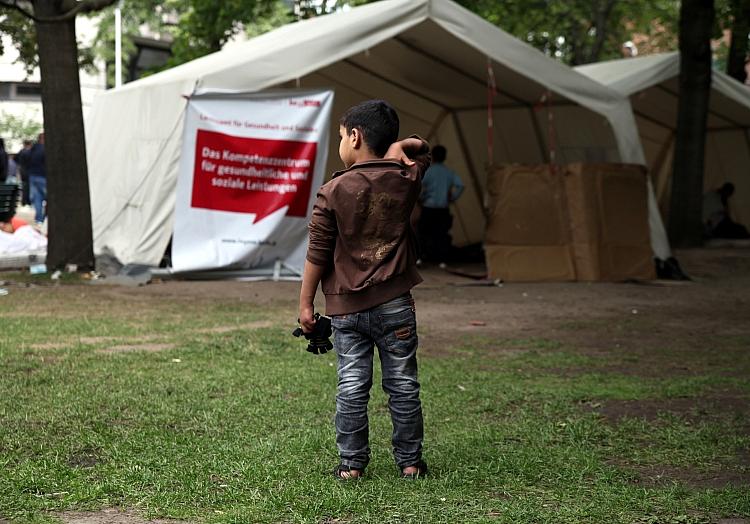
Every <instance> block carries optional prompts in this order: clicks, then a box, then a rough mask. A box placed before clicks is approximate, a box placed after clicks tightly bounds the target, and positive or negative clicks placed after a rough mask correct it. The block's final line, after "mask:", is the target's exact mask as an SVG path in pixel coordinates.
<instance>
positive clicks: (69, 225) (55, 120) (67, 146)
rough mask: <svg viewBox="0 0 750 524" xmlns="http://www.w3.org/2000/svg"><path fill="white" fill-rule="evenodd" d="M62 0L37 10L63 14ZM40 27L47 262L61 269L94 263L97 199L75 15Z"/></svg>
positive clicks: (41, 2)
mask: <svg viewBox="0 0 750 524" xmlns="http://www.w3.org/2000/svg"><path fill="white" fill-rule="evenodd" d="M58 4H59V2H58V1H56V0H37V1H36V2H34V11H35V13H36V14H37V16H40V17H54V16H59V15H60V14H61V13H60V11H59V10H58V7H57V5H58ZM36 33H37V43H38V46H39V69H40V71H41V77H42V104H43V112H44V130H45V153H46V160H47V216H48V220H49V227H48V235H49V245H48V250H47V266H48V267H50V268H51V269H60V268H62V267H63V266H65V264H77V265H78V267H79V269H91V268H93V266H94V253H93V238H92V230H91V203H90V201H89V179H88V169H87V165H86V142H85V137H84V132H83V113H82V112H81V87H80V81H79V78H78V46H77V43H76V34H75V18H73V19H71V20H68V21H65V22H55V23H45V22H37V23H36Z"/></svg>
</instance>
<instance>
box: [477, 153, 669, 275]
mask: <svg viewBox="0 0 750 524" xmlns="http://www.w3.org/2000/svg"><path fill="white" fill-rule="evenodd" d="M487 188H488V196H489V206H490V213H489V219H488V224H487V235H486V240H485V251H486V261H487V270H488V273H489V276H490V277H491V278H501V279H503V280H505V281H566V280H585V281H597V280H610V281H617V280H626V279H651V278H654V265H653V256H652V251H651V244H650V237H649V234H650V233H649V227H648V199H647V197H648V195H647V185H646V173H645V170H644V168H643V167H642V166H638V165H629V164H582V163H577V164H570V165H567V166H558V167H557V168H556V169H555V170H552V169H551V168H550V166H549V165H518V164H515V165H509V166H502V167H500V168H497V169H495V170H493V171H492V172H491V173H490V174H489V176H488V184H487Z"/></svg>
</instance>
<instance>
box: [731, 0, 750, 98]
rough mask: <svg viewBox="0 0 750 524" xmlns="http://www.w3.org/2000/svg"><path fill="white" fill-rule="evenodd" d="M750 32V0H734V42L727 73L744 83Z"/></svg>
mask: <svg viewBox="0 0 750 524" xmlns="http://www.w3.org/2000/svg"><path fill="white" fill-rule="evenodd" d="M748 33H750V0H732V43H731V45H730V47H729V59H728V60H727V74H728V75H729V76H731V77H733V78H736V79H737V80H739V81H740V82H742V83H743V84H744V83H745V80H747V70H746V69H745V62H746V61H747V37H748Z"/></svg>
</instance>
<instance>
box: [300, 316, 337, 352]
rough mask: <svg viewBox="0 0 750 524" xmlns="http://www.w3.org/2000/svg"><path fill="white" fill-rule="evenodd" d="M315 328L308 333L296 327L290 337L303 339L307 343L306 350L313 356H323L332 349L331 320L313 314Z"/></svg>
mask: <svg viewBox="0 0 750 524" xmlns="http://www.w3.org/2000/svg"><path fill="white" fill-rule="evenodd" d="M314 318H315V328H313V330H312V331H311V332H310V333H305V332H304V331H302V328H301V327H298V328H297V329H295V330H294V331H292V335H294V336H295V337H305V338H306V339H307V341H308V344H307V350H308V351H309V352H310V353H314V354H315V355H323V354H325V353H327V352H329V351H330V350H332V349H333V344H331V340H330V337H331V335H332V334H333V331H332V330H331V319H330V318H328V317H325V316H321V314H320V313H315V317H314Z"/></svg>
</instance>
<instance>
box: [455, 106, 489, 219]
mask: <svg viewBox="0 0 750 524" xmlns="http://www.w3.org/2000/svg"><path fill="white" fill-rule="evenodd" d="M451 116H452V117H453V126H454V127H455V128H456V135H457V136H458V144H459V146H460V147H461V153H462V154H463V155H464V161H465V162H466V165H467V166H468V168H469V175H470V176H471V180H472V182H474V192H475V193H476V195H477V197H478V198H479V199H480V200H479V209H481V210H482V215H483V216H484V218H485V220H486V219H487V209H486V208H485V207H484V202H482V199H481V197H480V195H481V194H482V193H483V191H482V184H480V183H479V176H478V175H477V170H476V169H475V167H474V163H473V162H472V161H471V155H469V146H468V144H467V143H466V138H465V137H464V133H463V131H462V130H461V122H459V120H458V115H457V114H456V113H454V112H452V111H451Z"/></svg>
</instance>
